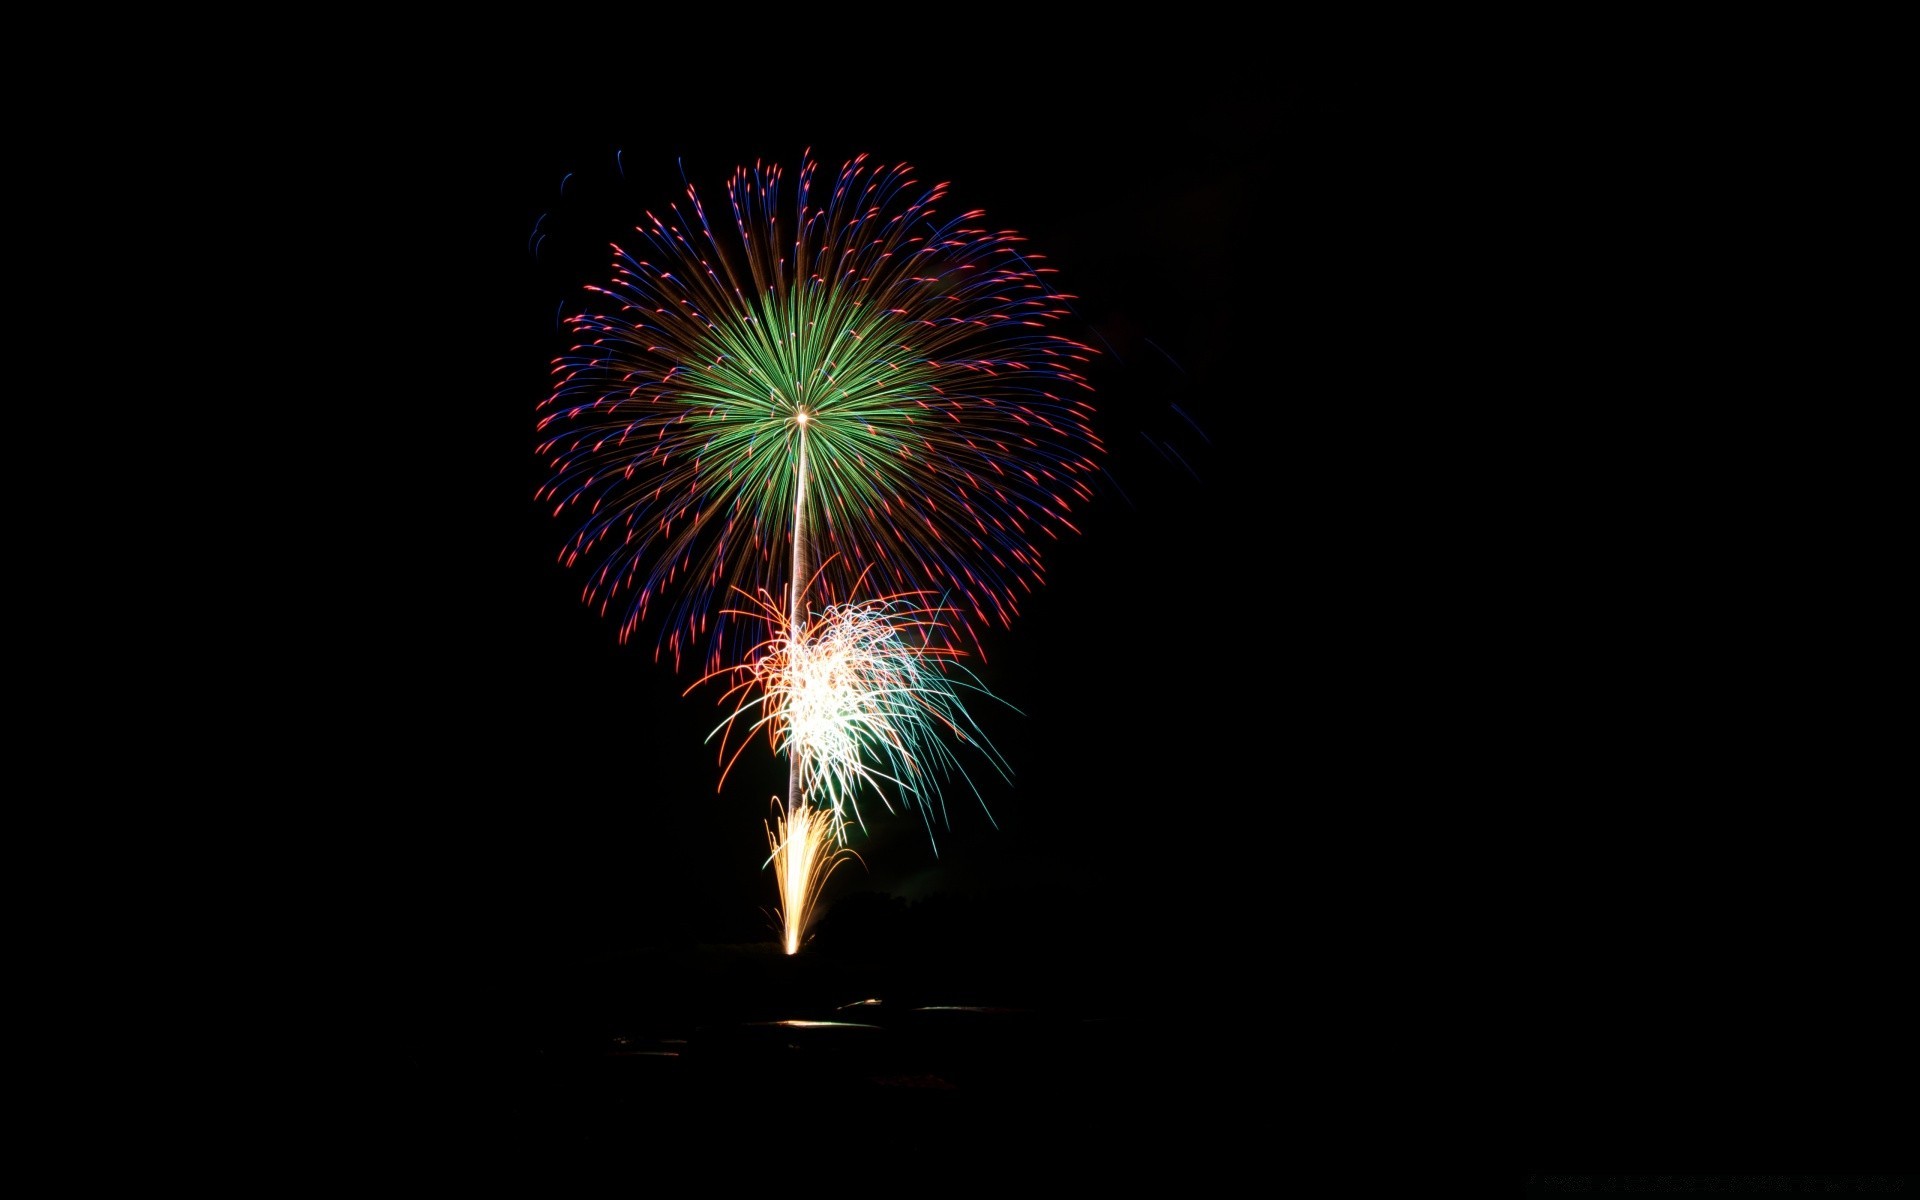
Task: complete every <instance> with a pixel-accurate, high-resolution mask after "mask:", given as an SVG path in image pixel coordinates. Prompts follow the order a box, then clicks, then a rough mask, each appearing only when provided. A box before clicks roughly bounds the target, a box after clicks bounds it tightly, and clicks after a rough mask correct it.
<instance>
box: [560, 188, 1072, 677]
mask: <svg viewBox="0 0 1920 1200" xmlns="http://www.w3.org/2000/svg"><path fill="white" fill-rule="evenodd" d="M816 169H817V168H816V164H815V163H814V162H813V161H812V159H811V158H810V157H808V158H805V159H803V161H802V163H801V166H800V171H799V178H798V181H797V186H795V187H794V188H792V190H791V192H790V193H789V195H790V197H791V200H790V203H786V204H783V200H782V192H783V186H784V176H783V172H782V170H781V169H780V168H779V167H777V166H764V165H756V166H755V167H753V168H752V169H751V170H749V169H747V168H744V167H743V168H740V169H739V170H737V171H735V173H734V175H733V177H732V178H731V179H730V180H729V182H728V184H727V187H726V190H725V199H726V206H727V208H726V211H727V213H728V215H729V216H730V221H729V220H726V219H724V218H723V219H722V221H721V222H720V224H718V225H717V226H716V224H715V223H713V221H712V220H711V219H710V217H711V214H710V213H709V212H708V210H707V208H706V207H705V205H704V204H703V203H702V201H701V199H700V196H699V194H698V193H697V191H696V190H695V189H694V188H693V187H692V186H691V185H689V187H688V188H687V193H686V200H685V203H684V207H683V206H682V205H681V204H674V205H672V206H670V207H669V208H668V209H667V210H666V212H665V214H664V215H655V214H654V213H648V214H647V215H646V220H645V222H644V223H643V224H641V225H640V226H639V227H638V229H637V230H636V232H637V234H638V235H639V241H638V242H637V243H636V244H635V245H634V246H633V247H632V248H630V249H629V248H626V247H622V246H620V245H617V244H616V245H615V246H614V247H613V268H612V272H613V273H612V278H611V280H610V282H609V284H608V285H607V286H604V287H602V286H594V287H592V288H590V289H589V290H590V291H591V292H593V293H594V294H595V295H596V296H597V297H598V299H599V300H600V301H601V302H602V303H600V304H598V305H596V307H597V308H598V310H599V311H595V312H588V313H582V314H580V315H577V316H573V317H570V318H568V324H569V326H570V330H571V333H572V335H573V336H574V337H575V338H576V339H578V340H577V342H576V344H574V345H573V346H572V347H571V348H570V349H569V350H568V351H567V352H566V353H565V354H562V355H561V356H559V357H558V358H557V359H556V360H555V361H554V365H553V374H554V376H555V382H554V386H553V391H552V393H551V394H550V395H549V396H548V397H547V398H546V399H545V400H544V401H542V402H541V404H540V406H539V407H540V410H541V415H540V419H539V426H538V427H539V434H538V446H537V448H538V451H539V453H540V455H541V457H542V458H543V460H544V461H545V464H546V467H547V469H548V470H549V471H550V476H549V478H548V479H547V481H546V482H545V483H544V484H543V485H542V486H541V487H540V489H539V490H538V492H537V493H536V497H535V498H536V499H537V500H538V501H539V502H541V503H542V504H543V505H545V506H547V507H548V508H549V509H550V511H551V512H552V513H553V514H554V515H555V516H556V517H572V518H574V519H577V520H578V521H579V524H578V526H577V527H576V528H575V529H574V531H573V532H572V534H571V535H570V536H569V537H568V538H567V539H566V542H565V544H564V545H563V547H562V548H561V551H560V559H561V561H562V562H563V563H566V564H568V565H574V564H578V563H584V564H585V565H586V566H587V568H588V573H587V576H586V579H585V583H584V585H583V587H582V589H581V598H582V600H583V601H585V602H586V603H588V604H590V605H592V606H594V607H595V608H596V609H597V610H598V611H599V612H601V613H602V614H603V615H606V614H608V613H613V614H616V615H617V616H618V619H619V636H620V638H621V640H622V641H625V640H627V639H628V638H629V637H631V636H632V635H633V634H634V633H635V631H636V630H637V628H638V627H639V625H640V623H641V622H642V620H644V619H647V618H648V615H649V612H650V611H655V612H657V613H658V616H659V621H660V624H659V631H658V642H657V644H656V650H655V653H656V656H657V655H658V654H659V653H660V651H661V650H665V651H667V652H668V653H670V654H671V655H672V657H673V660H674V663H675V666H676V669H677V668H678V666H679V664H680V663H681V660H682V658H683V656H685V655H688V654H695V655H698V656H699V658H700V661H701V662H702V664H703V665H702V669H703V670H705V671H714V670H720V669H724V668H725V667H727V666H729V665H730V664H732V663H735V662H738V661H740V651H741V650H743V649H744V648H746V647H747V646H748V645H749V644H750V643H751V642H752V641H753V640H754V630H753V629H752V628H751V626H750V624H748V625H746V626H744V627H743V625H742V623H740V622H738V621H737V620H734V619H731V618H730V616H729V614H727V613H726V612H724V611H722V609H721V604H720V600H721V598H722V597H724V596H726V595H728V594H731V592H732V591H734V590H735V589H739V590H744V591H748V592H752V591H754V590H757V589H760V588H766V589H768V590H769V591H770V592H771V593H772V594H774V595H785V596H787V597H788V598H789V600H790V602H791V603H792V606H793V608H794V615H793V620H794V621H796V622H799V621H801V620H803V619H804V618H805V616H806V609H805V608H804V606H802V605H801V604H800V596H799V595H798V594H797V589H795V588H794V584H795V582H796V581H804V580H805V579H806V578H807V575H806V572H805V567H804V555H805V553H807V551H806V547H805V545H804V543H806V542H808V541H811V542H813V543H814V544H815V545H817V546H818V548H819V550H820V554H821V557H823V558H825V559H827V560H828V561H830V562H832V563H833V564H834V565H833V566H832V567H831V568H829V569H828V571H827V573H826V576H825V578H824V583H825V585H826V586H827V588H828V589H829V590H830V591H831V592H832V593H833V594H835V595H840V596H850V595H853V594H854V593H853V589H852V584H853V581H854V580H856V579H858V578H859V577H860V576H862V575H863V574H866V573H868V572H872V573H873V578H874V581H875V583H876V590H877V591H883V592H886V593H889V594H896V593H904V592H916V591H927V592H932V593H934V594H938V595H941V596H944V597H947V598H948V599H947V603H948V604H949V605H951V606H952V607H953V608H954V610H955V612H954V614H953V617H952V620H951V621H950V622H948V625H949V626H950V627H951V629H952V631H953V635H954V636H955V637H956V638H957V639H958V640H960V641H963V642H965V643H967V644H971V645H972V646H973V648H974V649H975V650H976V651H979V650H980V649H981V646H980V634H981V631H982V630H983V629H984V627H985V626H987V625H988V624H989V623H991V622H996V621H997V622H999V623H1001V624H1002V625H1003V626H1005V625H1007V624H1009V623H1010V622H1011V621H1012V619H1013V617H1014V616H1015V615H1017V614H1018V612H1019V597H1020V596H1021V595H1023V594H1025V593H1028V592H1031V591H1032V590H1033V588H1035V587H1036V586H1039V585H1040V584H1041V583H1042V582H1044V578H1045V573H1044V565H1043V562H1042V556H1041V553H1040V547H1041V544H1042V542H1043V539H1057V538H1058V536H1059V531H1060V530H1063V529H1065V530H1075V527H1074V525H1073V523H1072V521H1071V519H1070V514H1071V512H1072V509H1073V505H1074V504H1075V503H1076V502H1078V501H1085V500H1088V499H1091V497H1092V495H1093V490H1092V488H1091V487H1090V484H1089V479H1088V476H1090V475H1091V474H1092V473H1093V472H1095V471H1096V470H1098V467H1097V465H1096V464H1095V462H1094V456H1095V455H1096V454H1099V453H1103V452H1104V450H1103V447H1102V445H1101V442H1100V439H1099V437H1098V436H1097V435H1096V434H1095V433H1094V431H1093V429H1092V427H1091V424H1090V418H1091V415H1092V411H1093V409H1092V405H1091V404H1090V402H1089V399H1088V397H1089V396H1090V395H1091V392H1092V388H1091V386H1090V385H1089V384H1088V383H1087V381H1086V379H1085V377H1084V376H1083V375H1082V374H1081V368H1082V367H1083V366H1084V365H1085V364H1086V363H1087V362H1088V360H1089V359H1090V357H1091V356H1092V354H1093V353H1094V351H1093V350H1092V349H1091V348H1090V347H1088V346H1087V345H1085V344H1083V343H1081V342H1078V341H1075V340H1073V339H1071V338H1068V337H1065V336H1062V335H1061V334H1059V333H1055V332H1052V326H1053V323H1054V322H1056V321H1057V320H1059V319H1060V318H1062V317H1065V316H1067V315H1069V310H1068V303H1069V301H1070V300H1071V299H1072V298H1071V297H1070V296H1068V295H1066V294H1064V293H1061V292H1059V291H1058V290H1057V289H1055V288H1054V286H1053V285H1052V284H1051V283H1050V282H1048V277H1049V276H1050V275H1051V274H1052V268H1050V267H1046V266H1044V265H1040V264H1041V263H1042V262H1043V261H1044V260H1043V259H1042V258H1041V256H1039V255H1036V254H1029V253H1026V252H1024V251H1023V250H1022V249H1021V244H1022V242H1023V239H1022V238H1020V237H1019V236H1018V235H1017V234H1015V233H1013V232H1012V231H1010V230H997V229H993V228H991V227H990V226H988V225H987V224H986V223H985V222H984V220H983V214H982V213H981V212H979V211H978V210H974V211H964V212H958V213H955V214H952V215H948V213H947V212H946V203H945V202H946V195H947V185H946V184H944V183H935V184H932V185H930V186H929V185H923V184H920V183H919V182H917V181H916V180H915V179H914V178H913V177H912V172H911V170H910V169H909V168H908V167H906V166H905V165H900V166H893V167H881V166H878V165H874V164H870V163H869V162H868V160H867V157H866V156H865V155H862V156H861V157H859V158H856V159H854V160H853V161H851V162H848V163H846V164H845V165H844V166H843V167H842V168H841V170H840V172H839V174H838V175H837V176H835V177H834V178H833V180H832V182H831V184H830V185H828V184H824V183H822V184H816V181H815V174H816ZM729 226H730V228H729ZM803 464H804V465H803ZM803 473H804V476H805V482H804V483H803V482H802V475H803Z"/></svg>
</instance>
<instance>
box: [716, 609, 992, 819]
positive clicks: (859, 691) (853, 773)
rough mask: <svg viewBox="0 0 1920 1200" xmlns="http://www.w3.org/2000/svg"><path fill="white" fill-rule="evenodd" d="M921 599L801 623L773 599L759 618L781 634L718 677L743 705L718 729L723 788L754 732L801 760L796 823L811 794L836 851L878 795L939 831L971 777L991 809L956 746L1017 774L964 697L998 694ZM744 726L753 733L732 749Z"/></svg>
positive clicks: (938, 612) (939, 613)
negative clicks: (948, 798) (963, 660)
mask: <svg viewBox="0 0 1920 1200" xmlns="http://www.w3.org/2000/svg"><path fill="white" fill-rule="evenodd" d="M920 599H921V598H920V597H919V596H917V595H903V596H889V597H884V598H881V599H877V600H867V601H861V602H858V603H852V604H835V605H830V606H828V607H827V608H826V609H825V610H823V611H822V612H820V613H818V614H817V615H815V616H814V618H813V619H812V620H811V621H809V622H807V623H806V624H804V625H801V626H794V625H792V624H789V623H788V622H787V621H786V620H785V619H784V614H782V613H781V611H780V609H779V607H778V606H777V605H775V604H774V603H773V602H772V600H771V599H770V598H768V597H767V596H766V595H765V594H764V593H763V594H762V595H761V596H760V597H759V598H758V610H759V616H760V617H761V619H762V620H764V621H765V622H766V624H767V626H768V627H769V628H770V629H771V630H773V633H772V635H771V636H769V637H768V638H767V639H766V640H765V641H763V642H761V643H760V645H759V646H757V647H756V648H755V650H754V652H753V653H752V654H750V655H749V656H748V659H747V661H746V662H745V663H743V664H741V665H739V666H736V667H733V668H730V669H728V670H727V671H725V672H720V673H718V674H720V675H724V676H727V677H730V679H731V683H730V686H729V687H728V689H727V691H726V693H725V695H724V696H723V697H722V699H721V702H722V704H726V703H728V702H732V703H733V704H734V708H733V710H732V711H731V712H730V713H728V715H727V717H726V719H725V720H724V721H722V722H721V724H720V725H719V726H718V727H717V728H716V729H715V730H714V734H715V735H717V736H719V737H720V738H721V760H722V763H723V769H722V772H721V784H722V786H724V785H725V782H726V774H727V771H728V770H730V769H731V767H732V764H733V762H734V761H736V760H737V759H738V757H739V755H740V753H741V751H743V750H744V749H745V747H746V745H747V744H748V743H749V742H750V741H751V740H752V737H753V735H754V734H756V733H764V734H766V736H767V738H768V740H769V742H770V743H771V744H772V746H773V749H774V750H775V752H776V753H778V754H780V755H783V756H785V757H786V758H787V759H788V761H789V762H790V763H791V764H792V773H793V795H794V797H795V804H794V805H790V808H789V814H790V816H791V813H792V811H794V809H795V808H797V807H799V806H800V805H799V801H800V800H802V799H804V801H805V803H806V804H810V805H812V806H813V807H815V808H817V809H819V810H820V812H821V814H822V818H823V820H824V821H825V823H826V828H827V830H828V831H829V833H830V834H831V836H832V838H833V839H834V841H835V843H836V844H839V845H844V844H845V843H846V839H847V824H848V822H849V820H851V821H852V822H854V823H856V824H859V825H861V826H862V827H863V828H864V826H865V820H864V818H863V817H862V815H861V811H860V799H861V797H862V795H866V794H871V795H872V796H874V797H876V798H878V799H879V800H880V802H881V804H882V805H884V806H885V807H886V808H887V810H888V811H889V812H892V811H895V805H896V803H897V804H898V805H900V806H901V807H912V808H915V809H917V810H918V811H919V812H920V814H921V817H922V819H923V821H924V822H925V823H926V826H927V831H928V833H929V835H932V834H933V832H934V824H935V818H936V816H937V817H938V818H939V821H940V823H941V824H945V823H946V815H947V814H946V809H945V802H944V800H943V799H942V794H941V787H942V784H943V783H944V782H945V781H947V780H949V779H951V778H952V777H953V776H955V775H958V776H959V777H960V778H961V779H963V780H965V781H966V783H967V785H968V787H969V788H971V789H972V790H973V793H974V796H975V798H976V799H980V800H981V803H982V806H983V807H984V806H985V801H984V798H982V797H981V796H980V793H979V789H978V788H977V787H975V786H974V784H973V780H972V779H971V778H970V777H969V776H968V775H967V773H966V770H965V769H964V766H963V764H962V763H961V761H960V758H959V756H958V755H957V754H956V753H955V752H954V750H953V749H952V748H951V747H950V746H949V744H948V743H949V740H951V741H952V742H954V743H957V744H960V745H965V746H971V747H973V748H974V749H976V750H978V751H979V752H980V753H981V754H982V755H983V756H984V757H985V758H986V759H987V761H988V762H990V763H991V764H992V765H993V767H994V769H995V770H997V771H998V772H1000V774H1001V776H1002V777H1003V778H1008V777H1010V775H1009V771H1008V768H1007V765H1006V763H1005V761H1004V760H1002V759H1001V757H1000V755H999V754H998V752H997V751H995V750H994V748H993V746H992V744H991V743H990V742H989V741H988V740H987V738H986V735H985V734H984V733H983V732H982V731H981V729H980V727H979V725H978V724H976V723H975V721H974V719H973V717H972V715H971V714H970V713H968V712H967V709H966V705H965V703H964V702H963V700H962V697H961V693H962V692H963V691H972V692H975V693H977V694H979V695H983V696H990V695H991V693H989V692H988V691H987V690H986V689H985V688H984V687H983V686H981V684H980V683H979V681H978V680H977V679H976V678H975V677H974V676H973V674H972V673H971V672H969V671H968V670H967V669H966V668H965V667H964V666H962V665H961V664H960V663H959V662H958V661H957V660H958V659H959V657H960V653H961V652H960V651H958V650H957V649H954V648H952V647H951V646H949V645H947V644H945V641H944V639H943V638H942V637H941V631H942V628H943V625H944V622H945V621H946V620H947V619H948V618H949V616H950V614H949V613H948V612H947V611H946V610H944V609H941V608H937V607H928V606H924V605H922V604H921V603H920ZM735 615H739V616H746V615H749V614H748V613H747V612H746V611H745V610H740V611H738V612H736V614H735ZM713 677H714V676H709V677H708V678H713ZM703 682H704V680H703ZM695 686H698V684H696V685H695ZM736 730H740V731H742V732H743V735H744V736H742V737H740V739H739V741H738V744H737V745H736V746H734V748H733V749H732V752H731V754H730V753H729V749H728V748H729V745H730V744H731V740H730V738H731V735H732V734H733V733H734V732H735V731H736ZM988 819H989V820H991V819H992V815H991V813H989V814H988Z"/></svg>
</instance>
